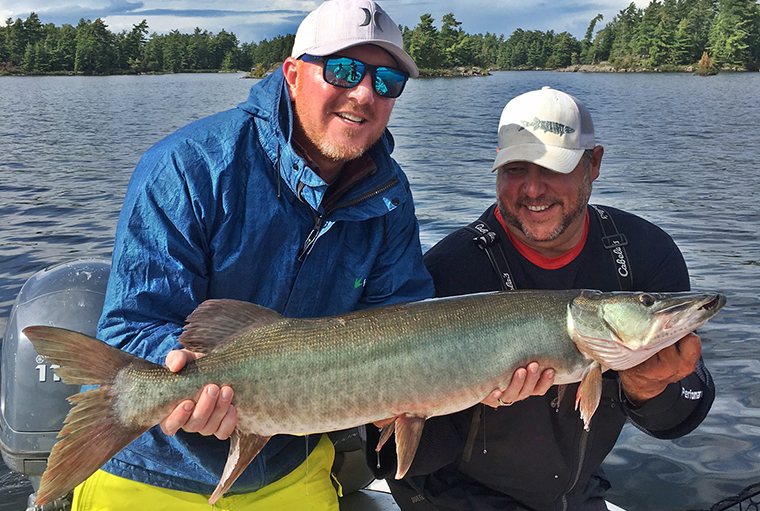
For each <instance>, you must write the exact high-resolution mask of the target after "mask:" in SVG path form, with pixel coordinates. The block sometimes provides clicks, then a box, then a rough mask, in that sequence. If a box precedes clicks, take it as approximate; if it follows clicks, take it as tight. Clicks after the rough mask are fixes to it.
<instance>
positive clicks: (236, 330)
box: [179, 299, 285, 353]
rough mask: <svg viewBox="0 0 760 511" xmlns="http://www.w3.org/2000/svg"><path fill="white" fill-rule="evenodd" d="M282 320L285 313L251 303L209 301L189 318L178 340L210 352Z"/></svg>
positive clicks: (198, 350) (191, 348)
mask: <svg viewBox="0 0 760 511" xmlns="http://www.w3.org/2000/svg"><path fill="white" fill-rule="evenodd" d="M283 319H285V316H283V315H281V314H279V313H277V312H275V311H273V310H271V309H267V308H266V307H261V306H260V305H256V304H253V303H250V302H243V301H240V300H230V299H222V300H206V301H205V302H203V303H202V304H200V305H199V306H198V307H197V308H196V309H195V310H194V311H193V312H192V313H191V314H190V315H189V316H188V317H187V325H185V328H184V331H183V332H182V335H180V336H179V343H180V344H182V346H183V347H185V348H187V349H189V350H191V351H197V352H199V353H209V352H211V351H212V350H213V349H214V348H216V347H217V346H219V345H221V344H224V342H225V341H227V340H228V339H231V338H232V337H235V336H237V335H239V334H241V333H243V332H247V331H250V330H255V329H257V328H261V327H264V326H268V325H272V324H274V323H279V322H280V321H282V320H283Z"/></svg>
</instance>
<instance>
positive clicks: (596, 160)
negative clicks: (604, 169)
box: [589, 145, 604, 181]
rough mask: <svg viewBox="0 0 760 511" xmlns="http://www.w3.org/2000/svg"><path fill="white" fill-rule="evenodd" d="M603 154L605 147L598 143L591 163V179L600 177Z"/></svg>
mask: <svg viewBox="0 0 760 511" xmlns="http://www.w3.org/2000/svg"><path fill="white" fill-rule="evenodd" d="M602 156H604V147H602V146H600V145H598V146H596V147H595V148H594V156H592V157H591V162H590V164H589V175H590V177H591V181H594V180H595V179H596V178H598V177H599V168H600V167H601V166H602Z"/></svg>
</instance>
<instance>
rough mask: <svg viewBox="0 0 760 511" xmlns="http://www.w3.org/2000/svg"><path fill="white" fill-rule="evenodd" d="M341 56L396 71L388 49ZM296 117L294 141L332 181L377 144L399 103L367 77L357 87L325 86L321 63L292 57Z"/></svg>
mask: <svg viewBox="0 0 760 511" xmlns="http://www.w3.org/2000/svg"><path fill="white" fill-rule="evenodd" d="M340 55H342V56H345V57H350V58H355V59H357V60H361V61H362V62H365V63H366V64H370V65H374V66H390V67H396V66H397V64H396V61H395V60H394V59H393V57H391V56H390V54H388V53H387V52H386V51H385V50H383V49H381V48H379V47H377V46H372V45H362V46H356V47H353V48H349V49H346V50H343V51H341V52H340ZM283 72H284V73H285V79H286V81H287V84H288V90H289V92H290V97H291V100H292V101H293V103H294V110H295V116H296V119H295V120H296V122H295V131H294V134H293V137H294V138H295V140H296V141H297V142H298V143H299V144H300V145H301V146H302V147H304V149H305V150H306V151H307V152H308V153H309V156H310V157H311V158H313V159H314V160H315V163H316V164H317V165H318V166H319V168H320V171H321V172H322V178H323V179H325V181H327V182H330V180H331V177H334V176H335V175H337V172H339V171H340V168H342V166H343V164H344V163H345V162H347V161H350V160H353V159H355V158H358V157H359V156H361V155H362V154H364V153H365V152H366V151H367V150H368V149H369V148H370V147H372V145H373V144H374V143H375V142H377V140H378V139H379V138H380V136H381V135H382V134H383V132H384V130H385V126H386V125H387V124H388V119H389V118H390V115H391V111H392V110H393V105H394V104H395V100H394V99H390V98H384V97H381V96H379V95H378V94H377V93H376V92H375V91H374V90H373V88H372V77H371V75H370V73H367V74H366V75H365V76H364V78H363V79H362V81H361V82H360V83H359V84H358V85H357V86H356V87H353V88H351V89H343V88H340V87H335V86H333V85H330V84H329V83H327V82H325V80H324V78H323V76H322V64H321V63H318V62H317V63H309V62H304V61H302V60H296V59H293V58H292V57H290V58H288V59H287V60H286V62H285V65H284V66H283Z"/></svg>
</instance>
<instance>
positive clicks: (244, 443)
mask: <svg viewBox="0 0 760 511" xmlns="http://www.w3.org/2000/svg"><path fill="white" fill-rule="evenodd" d="M270 438H271V437H268V436H260V435H256V434H253V433H241V432H240V430H239V429H237V428H235V430H234V431H233V432H232V436H231V437H230V454H229V456H227V463H226V464H225V465H224V471H223V472H222V477H221V478H220V479H219V484H217V485H216V489H215V490H214V493H212V494H211V497H210V498H209V499H208V503H209V504H211V505H212V506H213V505H214V503H215V502H216V501H217V500H219V497H221V496H222V495H224V494H225V493H226V492H227V490H229V489H230V487H231V486H232V483H234V482H235V480H236V479H237V478H238V477H240V474H242V473H243V470H245V468H246V467H247V466H248V465H249V464H250V463H251V461H253V458H255V457H256V455H257V454H258V453H260V452H261V449H263V448H264V446H265V445H266V443H267V442H268V441H269V439H270Z"/></svg>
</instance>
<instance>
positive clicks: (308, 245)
mask: <svg viewBox="0 0 760 511" xmlns="http://www.w3.org/2000/svg"><path fill="white" fill-rule="evenodd" d="M396 184H398V178H396V177H394V178H393V179H391V180H390V181H388V182H387V183H385V184H384V185H382V186H379V187H377V188H375V189H374V190H370V191H369V192H366V193H363V194H362V195H360V196H358V197H355V198H353V199H351V200H349V201H346V202H341V203H338V204H336V205H335V206H333V207H332V208H331V209H329V210H327V211H325V214H324V215H322V216H319V215H318V214H317V212H316V211H314V210H313V209H310V211H311V215H312V217H313V218H314V226H313V227H312V228H311V231H310V232H309V235H308V236H306V241H304V244H303V247H302V248H301V253H300V254H299V255H298V260H299V261H303V260H304V259H306V256H308V255H309V254H310V253H311V250H312V248H314V242H316V241H317V238H319V233H320V232H322V227H324V225H325V219H326V218H327V217H328V216H330V215H331V214H332V213H333V212H334V211H335V210H338V209H342V208H348V207H351V206H355V205H356V204H359V203H360V202H363V201H365V200H367V199H371V198H372V197H375V196H377V195H380V194H381V193H383V192H386V191H388V190H390V189H391V188H393V187H394V186H396ZM298 196H299V198H300V197H301V190H300V189H299V191H298Z"/></svg>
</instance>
